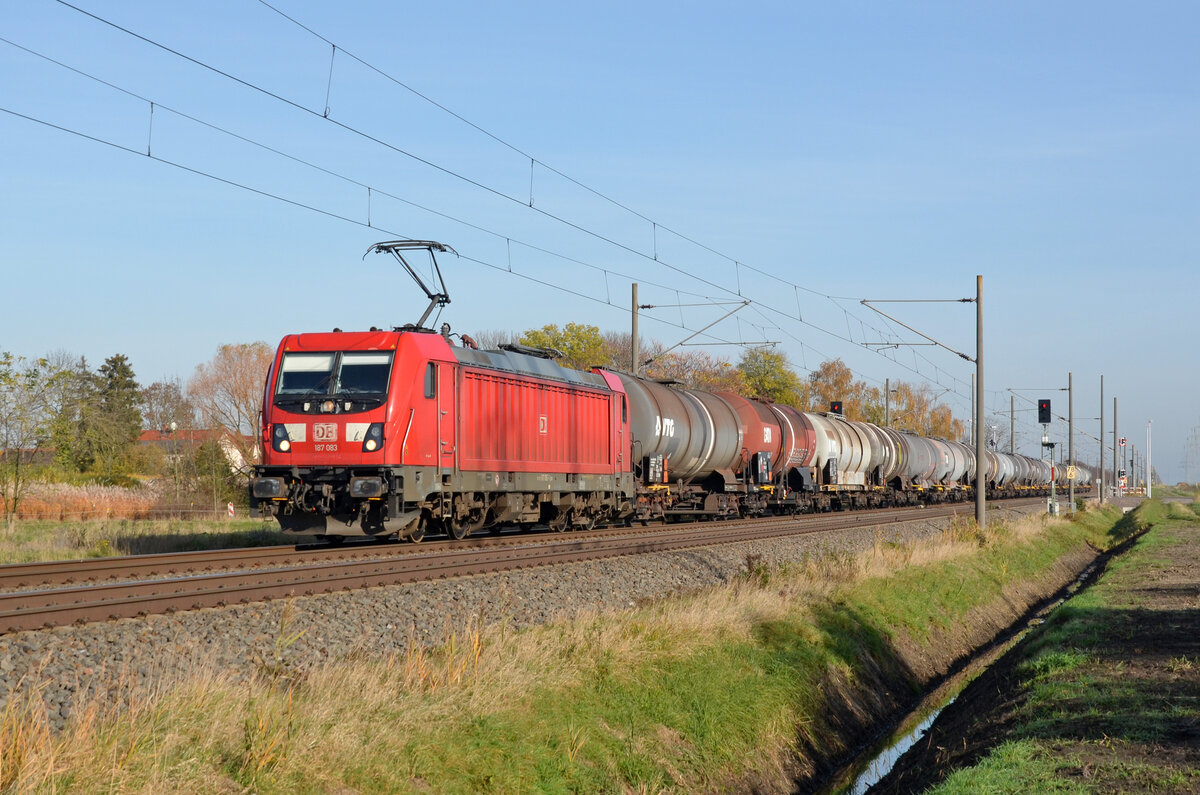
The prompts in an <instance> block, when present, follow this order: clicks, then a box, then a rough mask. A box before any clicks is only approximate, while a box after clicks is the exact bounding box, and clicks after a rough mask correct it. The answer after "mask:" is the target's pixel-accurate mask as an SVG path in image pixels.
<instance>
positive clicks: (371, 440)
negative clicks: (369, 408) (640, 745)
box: [362, 422, 383, 453]
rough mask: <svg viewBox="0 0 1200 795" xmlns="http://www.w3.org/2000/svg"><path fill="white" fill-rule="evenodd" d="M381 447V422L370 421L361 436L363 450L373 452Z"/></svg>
mask: <svg viewBox="0 0 1200 795" xmlns="http://www.w3.org/2000/svg"><path fill="white" fill-rule="evenodd" d="M382 448H383V423H382V422H372V423H371V425H370V427H368V428H367V432H366V434H365V435H364V436H363V446H362V449H363V452H364V453H374V452H375V451H376V450H380V449H382Z"/></svg>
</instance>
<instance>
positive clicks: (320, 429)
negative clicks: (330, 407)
mask: <svg viewBox="0 0 1200 795" xmlns="http://www.w3.org/2000/svg"><path fill="white" fill-rule="evenodd" d="M313 441H314V442H336V441H337V423H334V422H314V423H313Z"/></svg>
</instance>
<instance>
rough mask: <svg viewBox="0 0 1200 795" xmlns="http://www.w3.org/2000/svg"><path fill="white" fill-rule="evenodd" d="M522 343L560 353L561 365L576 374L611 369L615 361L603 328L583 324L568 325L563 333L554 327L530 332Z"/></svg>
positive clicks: (550, 326)
mask: <svg viewBox="0 0 1200 795" xmlns="http://www.w3.org/2000/svg"><path fill="white" fill-rule="evenodd" d="M520 343H521V344H522V345H528V346H530V347H533V348H548V349H551V350H556V351H558V352H560V353H562V357H561V358H560V359H559V360H558V363H559V364H561V365H562V366H563V367H570V368H573V369H575V370H589V369H591V368H592V367H595V366H597V365H604V366H607V365H609V364H610V363H611V361H612V354H611V352H610V351H609V349H608V346H607V344H605V341H604V337H603V336H601V334H600V329H599V327H597V326H586V325H583V324H582V323H568V324H567V325H565V326H563V327H562V328H561V329H560V328H559V327H558V326H556V325H553V324H551V325H549V326H542V327H541V328H540V329H530V330H528V331H526V332H525V333H524V334H522V335H521V338H520Z"/></svg>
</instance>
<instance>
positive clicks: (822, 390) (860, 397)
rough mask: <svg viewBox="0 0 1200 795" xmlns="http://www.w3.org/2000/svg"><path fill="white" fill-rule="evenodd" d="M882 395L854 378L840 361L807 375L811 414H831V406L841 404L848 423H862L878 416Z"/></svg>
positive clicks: (826, 363) (825, 365) (832, 362)
mask: <svg viewBox="0 0 1200 795" xmlns="http://www.w3.org/2000/svg"><path fill="white" fill-rule="evenodd" d="M879 397H880V395H879V391H878V390H872V389H871V388H870V387H868V386H867V385H866V383H864V382H862V381H859V380H858V379H856V378H855V377H854V373H853V372H851V370H850V368H849V367H847V366H846V364H845V362H843V361H842V360H841V359H829V360H827V361H824V362H821V365H820V366H819V367H818V368H817V369H816V370H813V371H812V372H811V373H809V375H808V406H809V408H810V410H812V411H829V404H830V403H832V402H833V401H835V400H840V401H842V413H843V414H844V415H845V416H846V418H847V419H851V420H863V419H866V418H867V417H868V415H872V416H873V415H875V414H877V413H878V412H876V411H875V406H876V405H877V404H878V402H879Z"/></svg>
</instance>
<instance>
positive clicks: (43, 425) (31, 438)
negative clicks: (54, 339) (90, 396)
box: [0, 352, 56, 534]
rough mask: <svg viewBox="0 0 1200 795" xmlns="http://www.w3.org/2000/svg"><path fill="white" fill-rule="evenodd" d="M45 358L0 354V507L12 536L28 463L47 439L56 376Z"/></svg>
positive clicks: (27, 483)
mask: <svg viewBox="0 0 1200 795" xmlns="http://www.w3.org/2000/svg"><path fill="white" fill-rule="evenodd" d="M47 364H48V363H47V361H46V360H45V359H38V360H37V361H33V362H30V361H28V360H26V359H25V358H24V357H21V356H13V355H12V354H11V353H7V352H5V353H0V504H2V505H3V510H4V520H5V524H6V526H7V528H8V532H9V533H10V534H11V533H12V531H13V528H14V525H15V523H16V520H17V509H18V508H19V507H20V504H21V499H22V497H24V496H25V492H26V491H27V489H28V487H29V482H30V478H29V475H30V464H31V463H33V460H34V458H35V457H36V454H37V451H38V448H39V447H40V446H41V444H42V442H43V441H44V440H45V439H46V438H47V437H48V436H49V432H50V421H51V419H52V415H51V413H50V411H49V408H50V403H49V393H50V390H51V388H52V387H53V385H54V382H55V377H56V374H55V373H54V372H53V371H51V370H50V369H49V368H48V366H47Z"/></svg>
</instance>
